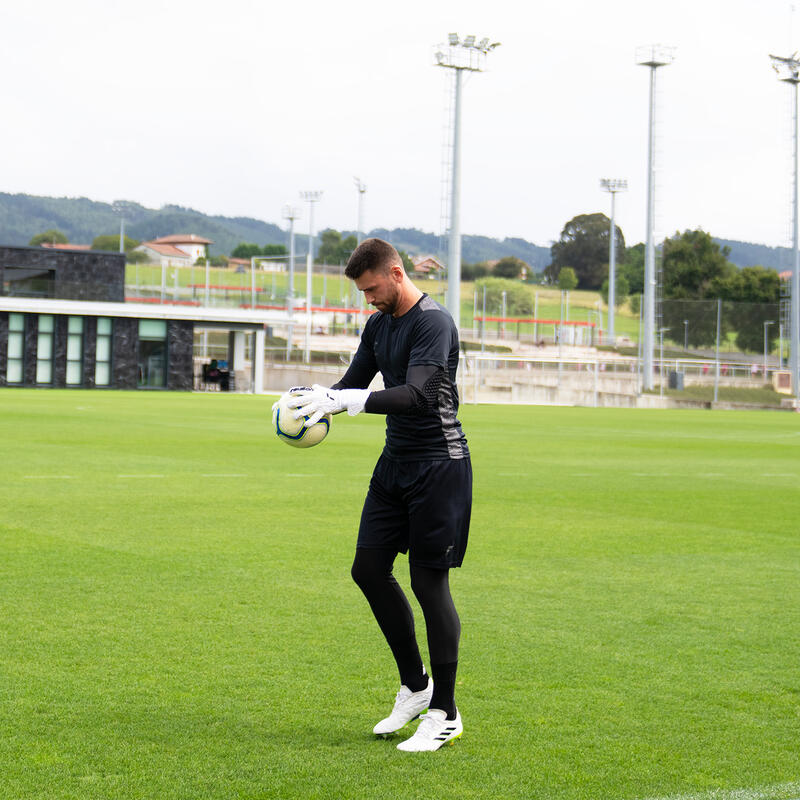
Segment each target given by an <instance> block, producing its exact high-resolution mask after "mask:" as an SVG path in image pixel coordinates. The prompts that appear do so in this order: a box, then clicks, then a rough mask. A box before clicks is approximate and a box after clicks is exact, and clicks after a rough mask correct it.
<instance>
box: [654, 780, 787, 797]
mask: <svg viewBox="0 0 800 800" xmlns="http://www.w3.org/2000/svg"><path fill="white" fill-rule="evenodd" d="M777 794H782V795H789V794H792V795H793V796H794V800H800V783H783V784H778V785H777V786H761V787H756V788H754V789H712V790H711V791H709V792H697V793H696V794H673V795H669V796H663V797H648V798H645V800H771V798H773V797H775V795H777Z"/></svg>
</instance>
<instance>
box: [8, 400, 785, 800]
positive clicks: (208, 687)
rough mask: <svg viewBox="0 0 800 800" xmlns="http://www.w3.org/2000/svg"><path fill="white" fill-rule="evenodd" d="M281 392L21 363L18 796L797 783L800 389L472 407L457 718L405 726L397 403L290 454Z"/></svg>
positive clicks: (16, 522) (13, 576) (698, 791)
mask: <svg viewBox="0 0 800 800" xmlns="http://www.w3.org/2000/svg"><path fill="white" fill-rule="evenodd" d="M271 401H272V399H271V398H267V397H252V396H237V395H232V396H231V395H222V394H217V395H194V394H167V393H143V392H142V393H116V392H100V391H94V392H90V391H71V392H69V391H47V390H43V391H36V390H8V389H6V390H0V437H1V439H0V440H1V441H2V443H3V444H2V452H3V481H2V488H0V498H1V499H2V508H3V514H2V520H1V521H0V618H2V624H1V625H0V796H1V797H3V798H15V799H16V798H59V799H61V798H91V799H92V800H97V799H98V798H124V799H125V800H129V799H131V798H169V799H170V800H172V798H181V799H183V798H187V799H188V798H203V799H204V800H205V799H207V798H220V799H221V798H370V799H371V798H428V797H432V796H444V797H450V798H542V799H544V798H547V799H548V800H550V799H551V798H552V799H558V800H562V799H563V800H567V799H572V798H586V799H587V800H623V799H625V800H627V799H629V798H630V799H632V798H676V797H683V798H687V800H688V798H693V799H694V800H697V799H698V798H701V799H702V800H728V799H730V800H734V798H735V800H754V799H755V798H762V800H767V799H770V798H771V799H773V800H778V798H795V797H798V796H800V746H799V745H798V741H800V736H799V734H798V731H800V610H799V609H800V534H799V533H798V531H799V530H800V525H798V508H800V492H799V491H798V486H800V418H799V417H798V416H797V415H793V414H788V413H778V412H749V413H740V412H694V411H664V412H661V411H629V410H611V409H596V410H595V409H560V408H544V407H511V408H503V407H500V406H491V407H489V406H483V407H464V408H462V413H461V418H462V421H463V423H464V427H465V430H466V432H467V434H468V436H469V440H470V446H471V448H472V453H473V465H474V470H475V505H474V515H473V526H472V532H471V543H470V548H469V550H468V552H467V558H466V561H465V564H464V568H463V569H461V570H457V571H456V572H455V573H454V574H453V577H452V585H453V590H454V595H455V597H456V601H457V604H458V606H459V610H460V612H461V617H462V622H463V637H462V652H461V669H460V673H459V685H458V702H459V707H460V710H461V713H462V716H463V719H464V724H465V733H464V736H463V737H462V739H461V740H459V741H458V742H457V743H456V745H455V746H454V747H451V748H445V749H444V750H442V751H440V752H438V753H434V754H404V753H400V752H398V751H397V750H396V748H395V746H394V742H392V741H383V740H376V739H374V738H373V736H372V734H371V729H372V725H373V724H374V723H375V722H376V721H377V720H378V719H380V718H381V717H382V716H383V715H384V713H385V712H387V711H388V709H389V708H390V706H391V702H392V701H393V699H394V692H395V690H396V675H395V672H394V667H393V663H392V661H391V658H390V655H389V651H388V648H387V647H386V646H385V644H384V642H383V640H382V638H381V636H380V633H379V631H378V629H377V626H376V625H375V623H374V621H373V620H372V618H371V615H370V612H369V609H368V606H367V604H366V601H365V600H364V599H363V598H362V597H361V595H360V593H359V592H358V590H357V588H356V587H355V585H354V584H353V583H352V582H351V580H350V577H349V567H350V563H351V560H352V553H353V546H354V538H355V530H356V526H357V524H358V518H359V512H360V504H361V501H362V500H363V496H364V493H365V490H366V485H367V481H368V476H369V474H370V472H371V469H372V466H373V463H374V461H375V459H376V457H377V455H378V452H379V450H380V447H381V443H382V429H383V421H382V420H381V419H379V418H375V417H369V416H363V415H362V416H360V417H357V418H353V419H350V418H342V417H339V418H337V419H336V420H334V424H333V429H332V433H331V435H330V437H329V439H328V441H326V442H325V443H323V444H322V445H321V446H320V447H318V448H316V449H315V450H309V451H298V450H292V449H291V448H289V447H287V446H285V445H284V444H282V443H280V442H279V441H278V440H277V439H275V438H274V437H272V436H271V435H270V432H269V426H268V418H269V409H270V404H271ZM397 573H398V578H399V579H400V580H401V582H402V583H403V584H404V585H407V584H408V576H407V568H406V563H405V561H404V559H402V557H401V560H400V561H399V563H398V569H397ZM419 627H420V630H423V629H424V626H423V625H422V623H421V621H420V624H419ZM423 652H426V650H425V649H423Z"/></svg>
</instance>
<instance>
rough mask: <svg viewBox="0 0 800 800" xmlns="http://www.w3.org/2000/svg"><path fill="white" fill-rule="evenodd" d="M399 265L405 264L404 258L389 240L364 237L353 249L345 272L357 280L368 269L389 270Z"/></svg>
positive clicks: (351, 278)
mask: <svg viewBox="0 0 800 800" xmlns="http://www.w3.org/2000/svg"><path fill="white" fill-rule="evenodd" d="M395 265H397V266H398V267H402V266H403V259H402V258H400V254H399V253H398V252H397V250H395V249H394V247H392V246H391V245H390V244H389V242H385V241H384V240H383V239H375V238H373V239H364V241H363V242H361V244H360V245H359V246H358V247H356V249H355V250H353V252H352V254H351V256H350V258H349V259H348V260H347V266H346V267H345V270H344V274H345V275H346V276H347V277H348V278H350V280H355V279H356V278H360V277H361V276H362V275H363V274H364V273H365V272H366V271H367V270H375V271H377V272H388V271H389V269H390V268H391V267H393V266H395Z"/></svg>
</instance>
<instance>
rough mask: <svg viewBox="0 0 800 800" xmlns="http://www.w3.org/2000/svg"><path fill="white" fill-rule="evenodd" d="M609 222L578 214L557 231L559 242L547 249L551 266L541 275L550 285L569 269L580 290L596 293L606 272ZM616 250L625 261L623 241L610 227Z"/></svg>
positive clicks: (616, 227) (607, 219) (617, 228)
mask: <svg viewBox="0 0 800 800" xmlns="http://www.w3.org/2000/svg"><path fill="white" fill-rule="evenodd" d="M609 226H610V220H609V218H608V217H607V216H606V215H605V214H580V215H578V216H577V217H573V218H572V219H571V220H570V221H569V222H568V223H567V224H566V225H565V226H564V229H563V230H562V231H561V238H560V239H559V240H558V241H557V242H556V243H555V244H554V245H553V246H552V247H551V248H550V253H551V257H552V263H551V264H550V266H549V267H547V268H546V270H545V273H546V274H547V277H548V279H549V280H550V282H551V283H555V282H556V281H557V280H558V274H559V272H561V268H562V267H572V268H573V269H574V270H575V275H576V277H577V278H578V286H579V287H580V288H581V289H599V288H600V285H601V284H602V282H603V278H605V277H606V274H607V272H608V244H609V241H608V234H609ZM614 232H615V236H616V237H617V241H616V250H617V254H618V258H619V260H620V261H623V260H624V259H625V238H624V237H623V235H622V231H621V230H620V228H619V226H618V225H615V226H614Z"/></svg>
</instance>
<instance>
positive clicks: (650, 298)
mask: <svg viewBox="0 0 800 800" xmlns="http://www.w3.org/2000/svg"><path fill="white" fill-rule="evenodd" d="M673 50H674V48H672V47H664V46H663V45H660V44H654V45H648V46H646V47H640V48H638V49H637V51H636V63H637V64H639V65H640V66H642V67H649V69H650V115H649V125H648V134H647V241H646V245H645V257H644V309H643V310H644V314H643V318H644V320H643V321H644V336H643V338H644V342H643V343H642V355H643V360H644V364H643V368H642V385H643V388H644V389H647V390H651V389H652V388H653V347H654V345H655V327H656V324H655V323H656V249H655V241H654V240H655V201H656V188H655V155H656V152H655V151H656V147H655V142H656V116H655V102H656V70H657V69H658V68H659V67H665V66H667V65H668V64H671V63H672V62H673V61H674V59H675V57H674V55H673Z"/></svg>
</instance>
